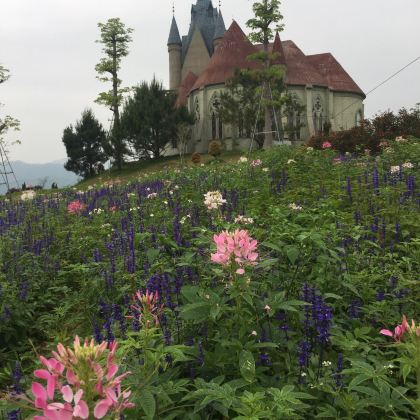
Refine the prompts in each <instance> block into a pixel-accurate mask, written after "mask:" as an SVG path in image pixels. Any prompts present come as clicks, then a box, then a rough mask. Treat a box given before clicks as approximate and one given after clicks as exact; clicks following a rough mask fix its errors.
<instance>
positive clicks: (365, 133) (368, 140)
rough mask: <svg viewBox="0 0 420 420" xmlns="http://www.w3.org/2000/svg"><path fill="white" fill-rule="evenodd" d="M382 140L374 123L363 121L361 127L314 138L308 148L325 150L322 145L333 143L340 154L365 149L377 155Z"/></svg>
mask: <svg viewBox="0 0 420 420" xmlns="http://www.w3.org/2000/svg"><path fill="white" fill-rule="evenodd" d="M380 140H381V137H380V136H379V135H378V134H377V133H376V132H375V129H374V127H373V125H372V123H370V122H369V121H363V123H362V124H361V125H360V126H358V127H353V128H351V129H349V130H344V131H338V132H332V133H330V134H319V135H317V136H312V137H311V138H310V139H309V141H308V143H307V146H310V147H313V148H315V149H325V147H323V146H322V145H323V144H325V143H331V145H332V148H333V149H334V150H336V151H338V152H340V153H346V152H351V153H352V152H358V151H361V152H363V151H364V150H365V149H368V150H370V151H371V152H373V153H376V152H378V151H379V143H380Z"/></svg>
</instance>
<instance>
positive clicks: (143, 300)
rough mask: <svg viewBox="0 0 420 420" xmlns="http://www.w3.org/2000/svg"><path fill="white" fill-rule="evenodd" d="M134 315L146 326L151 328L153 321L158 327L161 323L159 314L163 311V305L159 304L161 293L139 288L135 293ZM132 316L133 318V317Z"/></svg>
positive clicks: (132, 306)
mask: <svg viewBox="0 0 420 420" xmlns="http://www.w3.org/2000/svg"><path fill="white" fill-rule="evenodd" d="M131 308H132V309H133V314H134V316H133V317H136V319H138V320H139V321H140V322H141V323H142V325H143V326H144V327H145V328H150V324H151V322H153V324H154V325H155V327H157V326H158V325H159V316H160V314H161V312H162V308H163V305H161V304H159V293H158V292H154V293H153V292H149V291H148V290H146V293H142V292H140V290H138V291H137V292H136V293H135V294H134V295H133V305H131ZM133 317H131V318H133Z"/></svg>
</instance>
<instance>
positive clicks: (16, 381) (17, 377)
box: [12, 362, 23, 394]
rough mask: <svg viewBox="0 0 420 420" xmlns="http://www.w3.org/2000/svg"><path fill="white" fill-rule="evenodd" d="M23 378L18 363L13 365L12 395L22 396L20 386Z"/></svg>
mask: <svg viewBox="0 0 420 420" xmlns="http://www.w3.org/2000/svg"><path fill="white" fill-rule="evenodd" d="M22 378H23V372H22V368H21V366H20V363H19V362H16V363H15V366H14V368H13V370H12V379H13V394H22V392H23V390H22V386H21V384H20V382H21V380H22Z"/></svg>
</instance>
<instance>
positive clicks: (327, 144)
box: [322, 141, 332, 149]
mask: <svg viewBox="0 0 420 420" xmlns="http://www.w3.org/2000/svg"><path fill="white" fill-rule="evenodd" d="M331 147H332V144H331V143H330V142H329V141H324V143H322V148H323V149H331Z"/></svg>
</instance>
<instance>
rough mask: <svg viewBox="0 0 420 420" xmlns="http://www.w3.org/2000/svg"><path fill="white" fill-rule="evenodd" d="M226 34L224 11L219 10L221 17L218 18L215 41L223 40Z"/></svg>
mask: <svg viewBox="0 0 420 420" xmlns="http://www.w3.org/2000/svg"><path fill="white" fill-rule="evenodd" d="M225 32H226V27H225V21H224V20H223V16H222V11H221V10H220V9H219V15H218V16H217V22H216V28H215V30H214V37H213V40H215V39H220V38H223V36H224V35H225Z"/></svg>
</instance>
